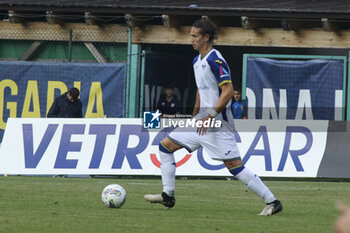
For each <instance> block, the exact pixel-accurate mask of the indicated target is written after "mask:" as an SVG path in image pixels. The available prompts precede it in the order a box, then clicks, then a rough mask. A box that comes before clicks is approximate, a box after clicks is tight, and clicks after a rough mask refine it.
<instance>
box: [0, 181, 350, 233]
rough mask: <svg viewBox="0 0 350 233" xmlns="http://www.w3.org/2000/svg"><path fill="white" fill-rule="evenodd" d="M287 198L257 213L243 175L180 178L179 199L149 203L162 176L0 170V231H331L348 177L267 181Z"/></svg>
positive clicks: (349, 187)
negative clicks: (118, 198) (119, 203)
mask: <svg viewBox="0 0 350 233" xmlns="http://www.w3.org/2000/svg"><path fill="white" fill-rule="evenodd" d="M112 183H118V184H120V185H122V186H123V187H124V188H125V189H126V191H127V194H128V196H127V201H126V203H125V205H124V206H123V207H122V208H120V209H110V208H106V207H105V206H104V205H103V204H102V202H101V192H102V189H103V188H104V187H105V186H106V185H108V184H112ZM265 183H266V185H267V186H268V187H270V189H271V190H272V191H273V192H274V193H275V195H276V196H277V197H278V198H279V199H280V200H281V201H282V202H283V205H284V209H283V211H282V212H281V213H279V214H277V215H274V216H270V217H266V216H257V214H258V213H259V212H260V211H261V210H262V209H263V207H264V203H263V201H262V200H261V199H259V198H258V197H257V196H255V194H254V193H252V192H251V191H248V189H247V188H246V187H245V186H244V185H243V184H242V183H240V182H239V181H237V180H231V181H228V180H223V179H222V180H203V179H201V180H196V179H188V180H176V205H175V207H174V208H173V209H167V208H165V207H164V206H162V205H158V204H150V203H146V202H145V201H144V200H143V195H144V194H147V193H159V192H160V191H161V181H160V179H125V178H123V179H121V178H113V179H110V178H109V179H104V178H53V177H22V176H9V177H0V232H9V233H10V232H16V233H17V232H36V233H37V232H50V233H54V232H60V233H69V232H84V233H88V232H94V233H95V232H152V233H153V232H162V233H163V232H180V233H185V232H191V233H196V232H200V233H202V232H243V233H247V232H252V233H262V232H263V233H268V232H271V233H276V232H283V233H287V232H296V233H308V232H310V233H315V232H317V233H323V232H332V225H333V222H334V220H335V219H336V217H337V216H338V215H339V212H338V211H337V210H336V209H335V202H336V201H343V202H344V203H346V204H349V193H350V185H349V183H347V182H320V181H318V182H317V181H275V180H270V181H265Z"/></svg>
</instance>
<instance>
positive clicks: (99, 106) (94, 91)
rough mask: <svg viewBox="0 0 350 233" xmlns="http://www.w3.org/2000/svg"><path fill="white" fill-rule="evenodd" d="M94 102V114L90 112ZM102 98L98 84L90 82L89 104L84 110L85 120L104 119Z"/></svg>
mask: <svg viewBox="0 0 350 233" xmlns="http://www.w3.org/2000/svg"><path fill="white" fill-rule="evenodd" d="M95 102H96V112H92V111H93V109H94V106H95ZM104 115H105V114H104V111H103V96H102V88H101V83H100V82H92V83H91V88H90V94H89V102H88V106H87V108H86V113H85V117H86V118H99V117H104Z"/></svg>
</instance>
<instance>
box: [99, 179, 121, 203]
mask: <svg viewBox="0 0 350 233" xmlns="http://www.w3.org/2000/svg"><path fill="white" fill-rule="evenodd" d="M101 199H102V202H103V204H105V206H107V207H109V208H120V207H122V205H123V204H124V203H125V200H126V191H125V189H124V188H123V187H122V186H120V185H119V184H110V185H108V186H106V187H105V188H104V189H103V191H102V194H101Z"/></svg>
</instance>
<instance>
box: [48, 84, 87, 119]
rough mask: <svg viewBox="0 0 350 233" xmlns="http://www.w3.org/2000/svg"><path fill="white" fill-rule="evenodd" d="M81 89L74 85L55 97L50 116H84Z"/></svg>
mask: <svg viewBox="0 0 350 233" xmlns="http://www.w3.org/2000/svg"><path fill="white" fill-rule="evenodd" d="M79 94H80V92H79V90H78V89H77V88H75V87H72V88H71V89H70V90H69V91H68V92H66V93H64V94H63V95H61V96H59V97H57V98H55V100H54V102H53V104H52V106H51V108H50V110H49V112H48V113H47V117H48V118H53V117H56V118H82V117H83V113H82V103H81V101H80V99H78V97H79Z"/></svg>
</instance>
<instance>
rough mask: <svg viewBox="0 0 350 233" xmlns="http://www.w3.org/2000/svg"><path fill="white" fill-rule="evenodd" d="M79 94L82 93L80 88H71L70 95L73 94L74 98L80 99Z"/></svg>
mask: <svg viewBox="0 0 350 233" xmlns="http://www.w3.org/2000/svg"><path fill="white" fill-rule="evenodd" d="M79 94H80V92H79V89H78V88H75V87H72V88H71V89H70V90H69V95H70V96H72V98H73V99H74V100H76V99H78V96H79Z"/></svg>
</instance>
